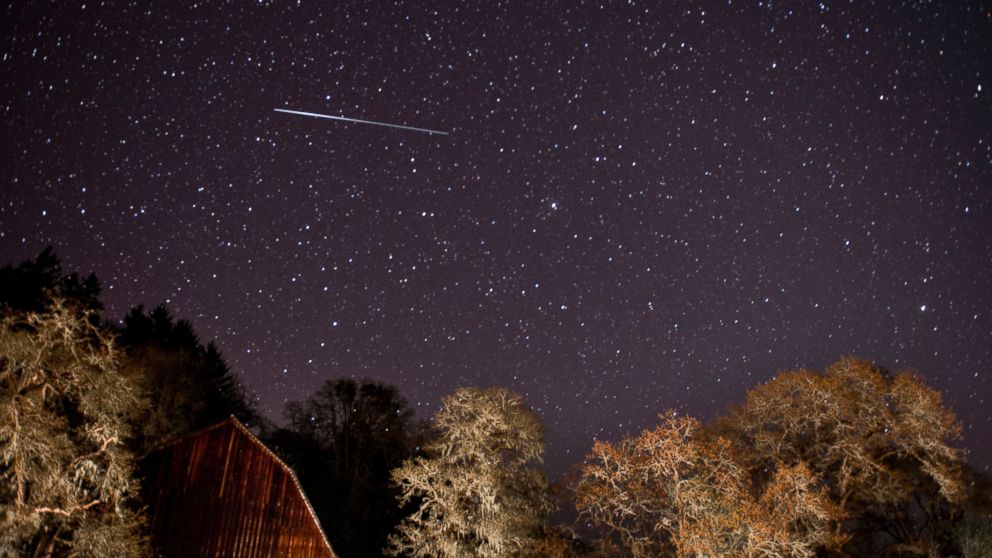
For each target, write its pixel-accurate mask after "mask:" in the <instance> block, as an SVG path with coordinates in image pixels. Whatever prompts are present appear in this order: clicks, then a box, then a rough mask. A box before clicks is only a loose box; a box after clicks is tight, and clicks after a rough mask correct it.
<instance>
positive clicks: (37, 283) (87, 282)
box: [0, 246, 103, 317]
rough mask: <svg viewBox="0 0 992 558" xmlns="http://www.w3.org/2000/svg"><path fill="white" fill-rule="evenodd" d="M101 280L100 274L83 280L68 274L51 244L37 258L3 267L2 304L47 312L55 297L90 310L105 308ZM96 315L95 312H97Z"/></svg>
mask: <svg viewBox="0 0 992 558" xmlns="http://www.w3.org/2000/svg"><path fill="white" fill-rule="evenodd" d="M99 297H100V282H99V281H98V280H97V278H96V275H94V274H92V273H91V274H89V275H88V276H87V277H85V278H83V279H80V277H79V275H78V274H76V273H71V274H69V275H65V274H63V272H62V265H61V264H60V263H59V259H58V256H56V255H55V250H54V249H52V247H51V246H49V247H47V248H45V249H44V250H43V251H42V252H41V253H40V254H38V257H37V258H35V259H33V260H25V261H24V262H21V264H20V265H18V266H17V267H14V266H13V265H11V264H7V265H5V266H4V267H2V268H0V306H6V307H8V308H10V309H12V310H19V311H24V312H43V311H45V310H46V309H47V308H48V307H49V305H50V304H51V303H52V300H53V299H54V298H60V299H62V300H67V301H71V302H72V303H74V304H76V305H77V306H81V307H83V308H86V309H89V310H101V309H102V308H103V305H102V304H101V303H100V298H99ZM94 317H95V315H94Z"/></svg>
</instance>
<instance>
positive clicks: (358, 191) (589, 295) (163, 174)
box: [0, 0, 992, 473]
mask: <svg viewBox="0 0 992 558" xmlns="http://www.w3.org/2000/svg"><path fill="white" fill-rule="evenodd" d="M428 4H429V3H426V2H417V1H409V2H406V1H402V0H401V1H397V2H359V1H335V2H322V1H300V2H271V3H270V2H202V3H191V2H89V1H86V2H82V1H80V2H41V1H39V2H10V3H8V4H7V5H6V6H5V7H4V8H3V15H2V20H0V26H2V29H3V32H2V34H0V76H2V79H0V118H2V123H3V133H2V134H0V153H3V164H2V165H0V255H2V259H3V261H4V262H19V261H21V260H23V259H26V258H30V257H34V256H35V255H37V254H38V253H39V252H41V250H42V249H43V248H44V247H45V246H46V245H49V244H51V245H53V246H54V247H55V249H56V251H57V253H58V254H59V256H60V257H61V258H62V261H63V265H64V267H65V268H66V269H67V270H80V271H83V272H85V273H88V272H90V271H92V272H95V273H96V274H97V275H98V276H99V278H100V279H101V280H102V282H103V286H104V297H103V298H104V301H105V304H106V306H107V313H108V316H110V317H112V318H120V317H123V315H124V313H125V312H126V311H127V309H128V308H129V307H130V306H131V305H134V304H138V303H143V304H145V305H147V306H150V307H151V306H155V305H157V304H159V303H162V302H165V303H166V304H167V305H168V306H169V308H170V309H171V310H172V311H173V312H174V314H175V315H176V316H177V317H181V318H188V319H190V320H191V321H192V323H193V325H194V327H195V328H196V330H197V331H198V332H199V333H200V335H201V337H202V338H203V339H204V341H206V340H210V339H215V340H216V341H217V343H218V344H219V346H220V348H221V350H222V352H223V353H224V355H225V357H226V358H227V360H228V361H229V363H230V365H231V367H232V369H233V370H234V371H236V372H237V373H238V374H239V375H240V376H241V377H242V378H243V380H244V382H245V384H246V385H247V386H248V388H249V389H250V390H251V391H252V392H253V393H255V394H257V397H258V398H259V401H260V404H261V406H262V408H263V410H265V411H266V412H267V413H269V414H270V415H271V416H273V417H278V416H279V415H280V414H281V409H282V406H283V404H284V402H285V401H286V400H292V399H299V398H302V397H305V396H306V395H307V394H308V393H310V392H311V391H312V390H314V389H315V388H316V387H318V386H319V385H320V384H321V383H323V382H324V381H325V380H327V379H331V378H337V377H343V376H353V377H357V378H363V377H368V378H373V379H376V380H379V381H383V382H387V383H391V384H395V385H396V386H398V387H399V389H400V390H401V392H402V393H403V394H404V395H405V396H406V397H407V399H408V400H409V401H410V402H411V404H412V405H413V406H414V408H415V409H417V411H418V414H420V415H421V416H424V417H427V416H430V415H431V414H432V413H433V412H434V411H435V410H436V409H437V407H438V403H439V399H440V397H441V396H442V395H444V394H446V393H449V392H450V391H452V390H454V389H455V388H457V387H459V386H464V385H481V386H504V387H508V388H511V389H514V390H517V391H519V392H522V393H524V394H525V395H526V398H527V401H528V402H529V403H530V404H531V405H532V406H533V407H534V408H535V410H537V411H538V412H539V413H540V414H541V416H542V417H543V418H544V420H545V421H546V423H547V426H548V440H549V447H548V459H547V461H548V464H549V469H550V470H551V471H552V472H553V473H560V472H561V471H563V470H564V469H565V467H567V466H568V465H569V464H572V463H575V462H577V461H579V460H580V459H581V458H582V456H583V455H585V453H586V452H587V451H588V450H589V448H590V446H591V443H592V440H593V439H594V438H601V439H617V438H619V437H620V436H622V435H624V434H634V433H636V432H638V431H640V430H642V429H644V428H646V427H649V426H651V425H653V424H655V423H656V416H657V414H658V413H659V412H661V411H663V410H664V409H667V408H676V409H679V410H682V411H684V412H687V413H691V414H693V415H696V416H699V417H701V418H703V419H708V418H711V417H713V416H715V415H717V414H720V413H722V412H723V411H725V410H726V408H727V406H728V405H730V404H735V403H740V402H741V401H742V400H743V396H744V393H745V390H746V389H748V388H750V387H753V386H755V385H757V384H758V383H760V382H763V381H766V380H768V379H770V378H771V377H773V376H774V374H775V373H776V371H778V370H781V369H789V368H796V367H809V368H813V369H822V368H823V367H825V366H826V365H828V364H830V363H831V362H833V361H834V360H836V359H837V358H838V357H840V356H842V355H848V354H853V355H857V356H861V357H865V358H869V359H873V360H875V361H876V362H878V363H879V364H880V365H882V366H885V367H887V368H890V369H897V370H898V369H903V368H913V369H916V370H919V371H920V372H921V373H922V374H923V376H924V377H925V379H926V381H927V382H928V383H929V384H930V385H932V386H934V387H936V388H938V389H940V390H941V391H943V392H944V393H945V400H946V402H947V403H949V404H950V405H951V406H952V407H953V408H954V410H955V411H956V412H957V413H958V416H959V417H960V419H961V420H962V423H963V424H964V433H965V437H966V442H965V445H966V446H967V447H968V448H970V449H971V450H972V455H971V459H972V461H973V462H974V463H975V464H977V465H979V466H980V467H981V468H984V469H986V470H988V469H989V468H990V467H992V447H990V446H992V444H988V440H990V439H992V413H990V412H989V408H990V406H992V234H990V233H992V168H990V167H992V132H990V131H992V111H990V104H989V96H988V95H989V88H992V80H990V69H992V68H990V64H992V40H990V37H992V4H990V2H987V1H982V2H963V1H962V2H861V1H858V2H842V1H835V0H825V1H824V2H819V3H818V2H816V1H813V2H801V3H800V2H791V3H790V2H778V1H768V0H766V1H747V2H744V1H738V0H733V1H721V2H690V3H683V2H675V3H670V4H669V5H665V4H667V3H657V2H641V1H636V0H630V1H626V2H618V1H617V2H613V1H603V2H570V1H559V0H550V1H547V2H502V1H488V0H487V1H477V2H440V3H433V5H428ZM275 108H286V109H294V110H302V111H308V112H315V113H323V114H330V115H339V116H346V117H351V118H361V119H368V120H375V121H381V122H389V123H396V124H401V125H406V126H413V127H420V128H430V129H435V130H442V131H446V132H449V133H450V135H440V134H426V133H419V132H415V131H405V130H398V129H390V128H384V127H379V126H369V125H362V124H355V123H347V122H336V121H331V120H322V119H316V118H307V117H302V116H296V115H291V114H285V113H278V112H275V111H274V109H275ZM983 442H984V443H983Z"/></svg>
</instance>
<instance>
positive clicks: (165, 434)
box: [120, 305, 262, 449]
mask: <svg viewBox="0 0 992 558" xmlns="http://www.w3.org/2000/svg"><path fill="white" fill-rule="evenodd" d="M120 342H121V345H122V346H123V347H124V350H125V351H126V353H127V356H128V361H129V365H130V366H131V367H133V369H134V371H135V373H136V375H137V376H138V377H139V378H140V381H141V383H142V384H143V385H144V387H145V389H147V390H148V391H149V393H153V394H155V399H154V402H153V404H152V405H151V406H150V407H149V408H148V409H147V410H146V412H145V414H144V415H143V416H142V417H141V422H140V424H141V443H140V445H141V447H142V449H148V448H150V447H152V446H155V445H157V444H161V443H164V442H168V441H169V440H172V439H174V438H175V437H177V436H180V435H182V434H185V433H188V432H191V431H193V430H197V429H200V428H204V427H206V426H209V425H211V424H214V423H216V422H219V421H221V420H223V419H225V418H227V417H229V416H231V415H234V416H236V417H238V419H239V420H240V421H241V422H243V423H244V424H246V425H248V426H258V425H259V424H260V423H261V421H262V419H261V416H260V415H259V413H258V412H257V411H256V410H255V407H254V405H253V404H252V403H251V402H250V401H249V400H248V398H247V396H246V394H245V391H244V388H243V387H242V385H241V383H240V381H238V379H237V377H235V376H234V374H233V373H232V372H231V369H230V367H228V365H227V363H226V362H225V361H224V358H223V356H221V354H220V351H219V350H218V349H217V346H216V345H214V344H213V343H208V344H207V345H206V346H204V345H203V344H202V343H201V342H200V340H199V338H198V337H197V335H196V332H194V331H193V327H192V325H190V323H189V322H187V321H186V320H179V321H175V320H174V319H173V317H172V315H171V314H170V313H169V311H168V310H167V309H166V308H165V306H161V305H160V306H158V307H156V308H155V309H154V310H152V311H151V312H145V309H144V307H142V306H137V307H135V308H132V309H131V311H130V312H129V313H128V315H127V316H126V317H125V318H124V327H123V328H122V329H121V331H120Z"/></svg>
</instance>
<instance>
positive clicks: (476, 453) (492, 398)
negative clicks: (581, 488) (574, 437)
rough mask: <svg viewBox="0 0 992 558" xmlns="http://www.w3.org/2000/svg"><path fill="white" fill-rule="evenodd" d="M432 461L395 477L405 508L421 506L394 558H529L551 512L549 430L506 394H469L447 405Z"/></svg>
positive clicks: (394, 540)
mask: <svg viewBox="0 0 992 558" xmlns="http://www.w3.org/2000/svg"><path fill="white" fill-rule="evenodd" d="M434 425H435V427H436V429H437V436H436V438H435V439H434V440H433V441H431V442H430V443H428V444H427V445H426V447H425V450H426V454H427V456H426V457H417V458H414V459H412V460H407V461H406V462H404V464H403V465H402V466H401V467H399V468H398V469H396V470H395V471H393V475H392V476H393V480H394V482H396V483H397V485H398V486H399V487H400V492H401V494H400V503H401V504H402V505H407V504H409V503H411V502H413V503H414V504H417V505H418V507H417V509H416V511H415V512H414V513H413V514H411V515H410V516H409V517H407V518H406V519H405V520H404V521H403V522H402V523H401V524H400V525H399V527H398V528H397V532H396V534H394V535H393V536H392V537H390V545H389V547H388V548H387V553H388V554H390V555H392V556H401V555H405V556H412V557H415V558H427V557H431V558H471V557H479V558H495V557H511V556H529V555H530V554H529V552H530V549H531V545H532V544H533V542H534V540H535V537H536V535H537V534H538V530H539V529H540V527H541V526H542V524H543V520H544V516H545V515H546V513H547V512H548V511H549V498H548V487H547V482H546V480H545V479H544V476H543V475H542V474H541V473H540V471H538V470H537V469H536V468H535V467H533V464H536V463H539V462H540V461H541V460H542V457H543V453H544V427H543V425H542V423H541V420H540V419H539V418H538V417H537V415H535V414H534V412H533V411H531V410H530V409H528V408H527V407H526V406H525V404H524V402H523V399H522V398H521V397H520V396H519V395H517V394H514V393H511V392H509V391H507V390H503V389H479V388H463V389H459V390H457V391H456V392H454V393H453V394H452V395H449V396H448V397H446V398H444V401H443V408H442V409H441V410H440V411H439V412H438V413H437V414H436V415H435V417H434Z"/></svg>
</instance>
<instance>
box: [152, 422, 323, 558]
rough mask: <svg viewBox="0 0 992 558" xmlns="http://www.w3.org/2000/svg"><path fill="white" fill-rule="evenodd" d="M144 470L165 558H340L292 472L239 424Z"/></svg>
mask: <svg viewBox="0 0 992 558" xmlns="http://www.w3.org/2000/svg"><path fill="white" fill-rule="evenodd" d="M141 468H142V471H143V472H144V475H145V479H146V483H145V487H144V496H145V502H146V504H147V506H148V515H149V523H150V530H151V536H152V543H153V544H154V545H155V546H156V550H158V551H159V552H160V553H161V555H162V556H165V557H168V558H171V557H183V558H186V557H189V558H200V557H202V558H221V557H224V558H227V557H239V558H263V557H264V558H269V557H276V556H278V557H283V556H286V557H294V558H297V557H298V558H335V554H334V551H333V550H331V546H330V544H329V543H328V542H327V538H326V537H325V536H324V533H323V531H322V530H321V529H320V526H319V524H318V523H317V519H316V516H315V515H314V513H313V508H311V507H310V503H309V502H308V501H307V499H306V496H304V494H303V491H302V490H301V489H300V485H299V482H298V481H297V479H296V476H295V475H294V474H293V472H292V470H291V469H289V467H287V466H286V464H285V463H283V462H282V461H281V460H280V459H279V458H278V457H276V456H275V454H273V453H272V452H271V451H269V449H268V448H266V447H265V445H264V444H262V443H261V442H260V441H258V439H257V438H255V436H253V435H252V434H251V432H250V431H248V429H247V428H245V427H244V426H243V425H242V424H241V423H240V422H238V421H237V419H235V418H234V417H231V418H230V419H228V420H226V421H224V422H221V423H220V424H217V425H215V426H212V427H210V428H207V429H206V430H202V431H200V432H197V433H194V434H191V435H189V436H186V437H184V438H181V439H180V440H178V441H176V442H174V443H172V444H169V445H167V446H164V447H162V448H159V449H157V450H155V451H153V452H151V453H149V454H148V455H147V456H145V458H144V459H143V460H142V464H141Z"/></svg>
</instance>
